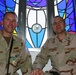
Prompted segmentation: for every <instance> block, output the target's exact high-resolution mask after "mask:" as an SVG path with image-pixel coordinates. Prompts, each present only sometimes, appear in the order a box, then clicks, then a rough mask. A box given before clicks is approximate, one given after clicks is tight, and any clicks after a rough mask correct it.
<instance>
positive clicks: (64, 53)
mask: <svg viewBox="0 0 76 75" xmlns="http://www.w3.org/2000/svg"><path fill="white" fill-rule="evenodd" d="M53 30H54V32H55V34H56V35H55V36H53V37H51V38H49V39H47V41H46V42H45V44H44V45H43V47H42V48H41V52H40V53H39V54H38V55H37V57H36V60H35V62H34V63H33V71H32V73H31V75H58V73H59V74H60V75H76V35H75V34H69V33H67V32H66V31H65V22H64V20H63V19H62V18H61V17H59V16H56V17H55V18H54V23H53ZM49 59H50V60H51V65H52V69H51V70H50V71H47V72H45V73H43V71H42V69H43V68H44V66H45V65H46V63H47V62H48V60H49Z"/></svg>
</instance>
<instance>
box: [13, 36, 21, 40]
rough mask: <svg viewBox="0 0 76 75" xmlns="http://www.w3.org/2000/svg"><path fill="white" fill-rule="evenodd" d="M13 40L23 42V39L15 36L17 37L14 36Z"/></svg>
mask: <svg viewBox="0 0 76 75" xmlns="http://www.w3.org/2000/svg"><path fill="white" fill-rule="evenodd" d="M13 39H14V40H15V41H22V38H21V37H19V36H15V35H13Z"/></svg>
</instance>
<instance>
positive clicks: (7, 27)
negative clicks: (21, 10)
mask: <svg viewBox="0 0 76 75" xmlns="http://www.w3.org/2000/svg"><path fill="white" fill-rule="evenodd" d="M2 24H3V30H4V31H5V32H7V33H13V31H14V29H15V28H16V26H17V17H16V16H15V15H14V14H11V13H8V14H6V16H5V18H4V20H3V21H2Z"/></svg>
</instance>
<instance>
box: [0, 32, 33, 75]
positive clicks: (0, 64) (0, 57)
mask: <svg viewBox="0 0 76 75" xmlns="http://www.w3.org/2000/svg"><path fill="white" fill-rule="evenodd" d="M13 40H14V41H13V48H12V52H11V57H10V66H9V75H18V74H17V72H16V71H17V70H18V69H21V71H22V73H23V75H30V72H31V65H32V62H31V61H32V60H31V56H30V53H29V52H28V50H27V49H26V50H25V46H24V44H23V42H22V40H21V39H20V38H18V37H16V36H13ZM9 48H10V44H9V46H8V44H7V42H6V41H5V39H4V38H3V36H2V34H1V32H0V75H6V72H7V63H8V57H9Z"/></svg>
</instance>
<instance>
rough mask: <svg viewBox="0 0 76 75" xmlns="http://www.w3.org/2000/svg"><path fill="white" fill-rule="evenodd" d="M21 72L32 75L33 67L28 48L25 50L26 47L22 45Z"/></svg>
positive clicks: (24, 74)
mask: <svg viewBox="0 0 76 75" xmlns="http://www.w3.org/2000/svg"><path fill="white" fill-rule="evenodd" d="M21 49H22V50H21V71H22V74H23V75H30V72H31V67H32V59H31V55H30V52H29V51H28V49H27V48H25V45H24V44H23V43H22V48H21Z"/></svg>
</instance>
